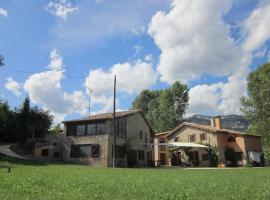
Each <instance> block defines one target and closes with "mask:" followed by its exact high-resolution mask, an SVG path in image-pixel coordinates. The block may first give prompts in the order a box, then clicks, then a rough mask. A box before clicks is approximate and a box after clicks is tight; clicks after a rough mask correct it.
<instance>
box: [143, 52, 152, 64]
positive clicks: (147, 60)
mask: <svg viewBox="0 0 270 200" xmlns="http://www.w3.org/2000/svg"><path fill="white" fill-rule="evenodd" d="M144 60H145V61H146V62H152V61H153V55H152V54H147V55H146V56H145V57H144Z"/></svg>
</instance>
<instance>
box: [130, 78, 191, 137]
mask: <svg viewBox="0 0 270 200" xmlns="http://www.w3.org/2000/svg"><path fill="white" fill-rule="evenodd" d="M188 92H189V90H188V88H187V85H185V84H182V83H181V82H180V81H176V82H175V83H174V84H172V85H171V86H170V87H169V88H166V89H161V90H143V91H142V92H141V93H140V94H139V95H138V96H137V97H136V99H135V100H134V101H133V103H132V109H142V111H143V113H144V114H145V116H146V118H147V120H148V121H149V123H150V125H151V127H152V128H153V130H154V131H155V132H157V133H158V132H163V131H168V130H171V129H173V128H175V127H176V126H177V125H178V124H179V123H180V122H181V121H182V119H183V115H184V114H185V111H186V109H187V107H188V100H189V96H188Z"/></svg>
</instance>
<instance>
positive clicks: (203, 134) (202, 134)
mask: <svg viewBox="0 0 270 200" xmlns="http://www.w3.org/2000/svg"><path fill="white" fill-rule="evenodd" d="M205 140H207V134H206V133H200V141H205Z"/></svg>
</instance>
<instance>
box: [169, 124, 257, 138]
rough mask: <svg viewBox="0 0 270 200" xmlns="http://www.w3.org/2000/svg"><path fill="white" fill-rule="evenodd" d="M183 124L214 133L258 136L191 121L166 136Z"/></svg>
mask: <svg viewBox="0 0 270 200" xmlns="http://www.w3.org/2000/svg"><path fill="white" fill-rule="evenodd" d="M183 126H189V127H193V128H198V129H202V130H206V131H211V132H214V133H233V134H240V135H250V136H257V135H252V134H248V133H243V132H239V131H234V130H229V129H217V128H215V127H212V126H207V125H201V124H194V123H190V122H183V123H182V124H180V125H179V126H177V127H176V128H174V129H173V130H172V131H170V132H171V133H169V134H168V135H167V136H166V137H169V136H170V135H172V134H173V133H175V132H176V131H178V130H179V129H180V128H182V127H183ZM257 137H260V136H257Z"/></svg>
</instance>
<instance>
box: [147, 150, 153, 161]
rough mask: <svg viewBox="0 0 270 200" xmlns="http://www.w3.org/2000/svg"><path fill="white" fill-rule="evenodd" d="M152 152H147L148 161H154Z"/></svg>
mask: <svg viewBox="0 0 270 200" xmlns="http://www.w3.org/2000/svg"><path fill="white" fill-rule="evenodd" d="M152 154H153V153H152V151H148V152H147V161H152Z"/></svg>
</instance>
